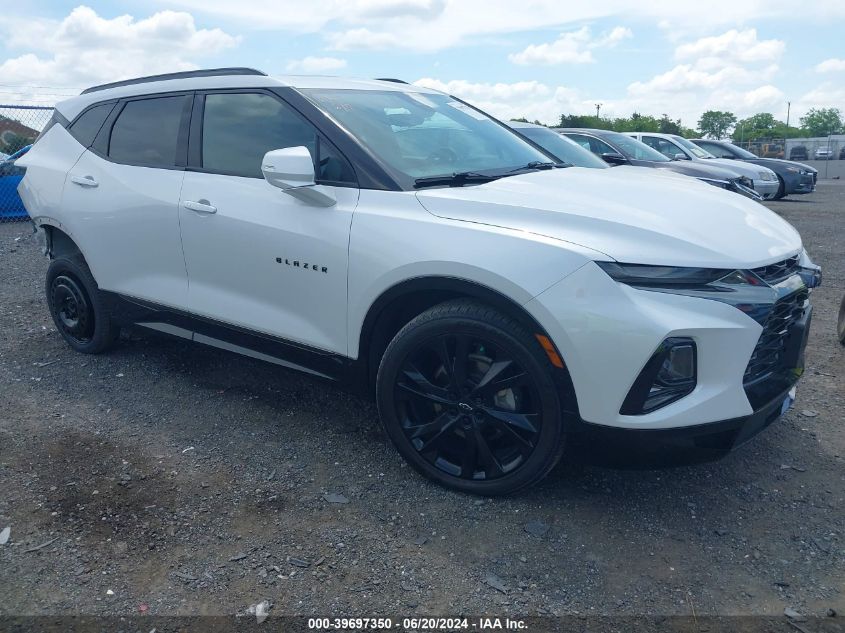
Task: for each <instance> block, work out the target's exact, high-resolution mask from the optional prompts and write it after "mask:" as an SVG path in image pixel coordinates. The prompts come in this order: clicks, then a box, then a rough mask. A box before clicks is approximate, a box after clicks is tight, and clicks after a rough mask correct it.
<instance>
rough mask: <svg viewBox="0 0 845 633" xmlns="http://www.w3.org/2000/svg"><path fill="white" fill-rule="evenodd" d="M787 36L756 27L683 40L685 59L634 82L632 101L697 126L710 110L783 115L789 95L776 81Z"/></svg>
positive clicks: (678, 52)
mask: <svg viewBox="0 0 845 633" xmlns="http://www.w3.org/2000/svg"><path fill="white" fill-rule="evenodd" d="M784 50H785V44H784V42H782V41H780V40H775V39H770V40H761V39H759V38H758V36H757V31H756V30H755V29H746V30H743V31H737V30H736V29H731V30H729V31H726V32H725V33H722V34H720V35H714V36H708V37H702V38H700V39H697V40H695V41H692V42H686V43H681V44H679V45H678V46H677V47H676V49H675V58H676V59H677V60H678V61H680V62H683V63H679V64H677V65H676V66H674V67H673V68H671V69H669V70H667V71H664V72H662V73H659V74H657V75H655V76H654V77H652V78H651V79H648V80H644V81H635V82H632V83H631V84H629V85H628V89H627V101H628V103H629V104H630V106H629V107H631V108H634V109H637V110H639V111H641V112H644V113H648V114H656V113H662V112H669V113H670V114H671V115H672V116H674V117H681V119H682V120H683V121H684V123H685V124H686V125H688V126H694V125H695V124H696V123H697V121H698V117H699V116H700V115H701V113H702V112H704V111H705V110H711V109H716V110H729V111H731V112H734V113H735V114H736V115H737V116H739V117H744V116H748V115H750V114H753V113H755V112H761V111H767V112H772V113H774V114H775V116H780V112H781V110H785V109H786V98H787V97H786V95H785V94H784V93H783V91H782V90H780V89H779V88H777V87H776V86H774V85H772V81H773V80H774V79H775V78H776V76H777V74H778V73H779V70H780V69H779V66H778V62H779V60H780V58H781V57H782V56H783V53H784Z"/></svg>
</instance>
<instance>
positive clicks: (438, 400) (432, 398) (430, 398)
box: [396, 382, 453, 405]
mask: <svg viewBox="0 0 845 633" xmlns="http://www.w3.org/2000/svg"><path fill="white" fill-rule="evenodd" d="M396 387H397V388H398V389H401V390H402V391H404V392H405V393H407V394H410V395H412V396H415V397H417V398H420V399H421V400H425V401H427V402H433V403H435V404H442V405H451V404H453V403H452V401H451V400H448V399H447V398H444V397H442V396H439V395H437V394H434V393H426V392H425V391H422V390H421V389H417V388H416V387H413V386H411V385H408V384H406V383H404V382H397V383H396Z"/></svg>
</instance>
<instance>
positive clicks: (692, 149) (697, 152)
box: [672, 134, 716, 158]
mask: <svg viewBox="0 0 845 633" xmlns="http://www.w3.org/2000/svg"><path fill="white" fill-rule="evenodd" d="M672 140H673V141H675V142H676V143H677V144H678V145H680V146H681V147H683V148H684V149H685V150H687V151H688V152H689V153H690V154H692V155H693V156H695V157H696V158H716V157H715V156H713V154H711V153H710V152H708V151H707V150H706V149H701V148H700V147H699V146H698V145H696V144H695V143H692V142H690V141H688V140H687V139H685V138H684V137H683V136H676V135H674V134H673V135H672Z"/></svg>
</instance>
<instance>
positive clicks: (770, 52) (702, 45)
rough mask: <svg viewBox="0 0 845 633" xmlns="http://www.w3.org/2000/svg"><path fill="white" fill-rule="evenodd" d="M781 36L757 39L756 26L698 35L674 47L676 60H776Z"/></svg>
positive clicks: (778, 55)
mask: <svg viewBox="0 0 845 633" xmlns="http://www.w3.org/2000/svg"><path fill="white" fill-rule="evenodd" d="M785 48H786V44H785V43H784V42H783V41H782V40H759V39H757V29H746V30H744V31H737V30H736V29H731V30H730V31H726V32H725V33H722V34H721V35H715V36H712V37H702V38H701V39H699V40H696V41H695V42H691V43H689V44H682V45H681V46H678V47H677V48H676V49H675V57H676V58H677V59H679V60H686V59H695V60H699V61H702V60H704V61H705V62H706V63H708V64H710V65H714V64H716V63H731V62H733V63H749V62H776V61H778V60H779V59H780V57H781V55H783V51H784V49H785Z"/></svg>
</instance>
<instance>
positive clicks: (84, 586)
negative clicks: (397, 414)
mask: <svg viewBox="0 0 845 633" xmlns="http://www.w3.org/2000/svg"><path fill="white" fill-rule="evenodd" d="M843 183H845V181H842V183H840V182H839V181H833V182H829V183H823V184H821V185H820V186H819V188H818V191H817V192H816V193H814V194H812V195H809V196H803V197H795V198H794V199H788V200H785V201H782V202H775V203H768V206H769V207H770V208H772V209H774V210H775V211H776V212H778V213H779V214H781V215H782V216H783V217H785V218H786V219H787V220H789V221H790V222H792V223H793V224H794V225H795V226H796V227H797V228H798V229H799V230H800V231H801V233H802V235H803V237H804V241H805V244H806V245H807V247H808V249H809V250H810V252H811V254H812V255H813V257H814V258H815V259H816V261H817V262H818V263H820V264H821V265H822V266H823V268H824V275H825V281H824V286H823V287H822V288H821V289H819V290H818V291H816V292H814V293H813V302H814V304H815V313H814V322H813V329H812V334H811V338H810V342H809V348H808V352H807V357H808V368H807V373H806V376H805V378H804V379H803V381H802V382H801V384H800V387H799V390H798V400H797V403H796V406H795V408H794V409H793V410H792V411H791V412H790V413H789V414H788V415H787V416H786V417H785V418H784V419H783V420H781V421H780V422H778V423H777V424H775V425H774V426H772V427H771V428H769V429H768V430H766V431H765V432H764V433H762V434H761V435H760V436H758V437H757V438H755V439H754V441H752V442H751V443H750V444H749V445H746V446H745V447H743V448H742V449H740V450H738V451H737V452H735V453H733V454H731V455H730V456H728V457H727V458H725V459H724V460H722V461H719V462H716V463H709V464H701V465H695V466H684V467H680V468H674V469H670V470H619V469H612V468H606V467H599V466H596V465H593V464H591V463H590V462H589V461H587V462H585V461H584V460H583V459H580V458H579V456H578V455H568V456H567V457H565V459H564V462H563V463H562V464H561V466H559V467H558V468H557V469H556V470H555V471H554V472H553V473H552V474H551V476H550V477H549V478H548V479H546V480H545V481H544V482H543V483H542V484H541V485H539V486H538V487H536V488H534V489H532V490H530V491H528V492H525V493H523V494H521V495H519V496H517V497H513V498H507V499H496V500H482V499H477V498H473V497H467V496H464V495H460V494H456V493H452V492H449V491H446V490H443V489H441V488H439V487H437V486H435V485H432V484H429V483H428V482H426V481H424V480H423V479H421V478H420V477H419V476H417V475H416V474H415V473H414V472H412V471H411V469H410V468H408V467H406V466H405V465H404V464H403V463H402V461H401V460H400V458H399V457H398V455H397V454H396V452H395V451H394V449H393V448H392V447H391V446H390V445H389V444H388V442H387V440H386V438H385V436H384V435H383V433H382V432H381V429H380V427H379V424H378V421H377V417H376V411H375V408H374V407H373V405H372V404H370V403H369V402H366V401H364V400H361V399H358V398H356V397H353V396H350V395H347V394H345V393H343V392H341V391H338V390H335V389H333V388H330V387H326V386H324V385H323V384H322V383H318V382H315V381H313V380H312V379H310V378H308V377H305V376H303V375H300V374H297V373H293V372H289V371H286V370H284V369H281V368H278V367H276V366H273V365H268V364H264V363H261V362H260V361H256V360H252V359H248V358H242V357H238V356H234V355H231V354H229V353H227V352H223V351H219V350H215V349H211V348H207V347H202V346H199V345H191V344H187V343H184V342H180V341H178V340H174V339H167V338H158V337H156V336H153V335H151V334H146V333H138V332H133V333H131V335H130V336H129V337H128V338H127V337H125V339H124V340H123V341H122V343H121V344H120V345H119V346H118V348H117V349H116V350H115V351H114V352H112V353H110V354H108V355H105V356H98V357H91V356H84V355H80V354H76V353H74V352H72V351H71V350H70V349H69V348H68V347H67V346H66V345H65V344H63V342H62V341H61V339H60V337H59V335H58V333H57V332H56V331H55V329H54V327H53V324H52V322H51V321H50V318H49V315H48V313H47V309H46V307H45V302H44V297H43V288H42V286H43V278H44V272H45V270H46V267H47V262H46V260H45V259H44V258H43V257H42V256H41V255H40V253H39V252H38V249H37V246H36V244H35V241H34V239H32V237H31V235H30V230H31V229H30V227H29V225H28V224H20V223H18V224H5V225H0V271H2V273H1V274H0V529H2V528H3V527H5V526H10V527H11V537H10V539H9V542H8V543H6V544H5V545H0V587H2V590H0V615H6V616H9V615H20V614H80V613H82V614H89V615H137V614H139V613H141V614H145V613H148V614H151V615H177V614H178V615H197V614H234V613H236V612H241V611H243V610H244V609H246V608H247V607H248V606H249V605H251V604H255V603H256V602H258V601H261V600H265V599H266V600H268V601H269V602H270V603H272V610H271V614H272V615H274V616H275V615H281V614H305V615H350V614H358V615H385V614H388V615H389V614H399V613H401V614H408V615H411V614H429V615H438V614H439V615H453V614H458V613H498V614H518V615H541V614H558V615H562V614H605V615H632V614H652V615H654V614H657V615H667V616H668V615H681V616H687V615H690V614H692V613H696V614H698V615H699V616H707V615H749V614H758V615H759V614H766V615H773V616H775V615H776V616H782V614H783V612H784V608H786V607H790V608H793V609H795V610H797V611H799V612H801V613H804V614H807V615H816V616H822V617H825V616H826V614H827V613H828V609H834V610H836V611H838V612H839V614H840V617H839V618H837V620H841V616H842V615H845V613H843V612H845V598H843V592H844V591H845V499H844V498H845V467H843V466H845V463H844V462H843V457H845V420H843V412H844V411H845V388H844V387H845V348H843V347H841V346H840V345H839V344H838V343H837V342H836V340H835V336H834V323H835V318H836V310H837V308H838V305H839V300H840V298H841V297H842V294H843V292H845V288H843V286H845V256H844V255H843V254H844V253H845V185H844V184H843Z"/></svg>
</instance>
